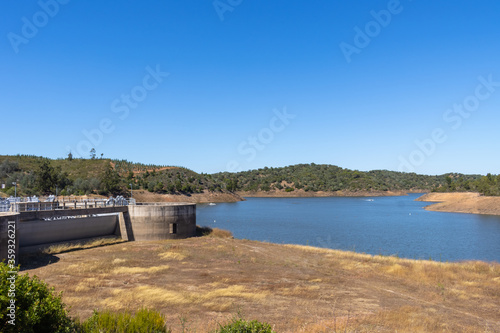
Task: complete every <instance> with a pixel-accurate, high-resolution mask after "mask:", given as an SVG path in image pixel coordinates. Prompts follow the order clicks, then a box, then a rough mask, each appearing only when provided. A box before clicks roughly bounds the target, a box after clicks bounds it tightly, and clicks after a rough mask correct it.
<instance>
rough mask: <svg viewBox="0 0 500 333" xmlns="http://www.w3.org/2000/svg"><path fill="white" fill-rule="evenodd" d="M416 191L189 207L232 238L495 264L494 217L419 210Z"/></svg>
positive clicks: (498, 241) (499, 235) (497, 233)
mask: <svg viewBox="0 0 500 333" xmlns="http://www.w3.org/2000/svg"><path fill="white" fill-rule="evenodd" d="M420 195H421V194H410V195H408V196H400V197H373V198H359V197H354V198H352V197H351V198H339V197H333V198H247V201H242V202H237V203H218V204H216V205H205V204H201V205H197V224H198V225H201V226H209V227H216V228H221V229H226V230H230V231H231V232H232V233H233V235H234V236H235V237H236V238H240V239H242V238H245V239H251V240H259V241H267V242H272V243H285V244H302V245H311V246H319V247H326V248H332V249H340V250H349V251H356V252H360V253H369V254H374V255H377V254H382V255H397V256H399V257H404V258H412V259H432V260H437V261H461V260H483V261H496V262H500V216H490V215H475V214H460V213H441V212H431V211H426V210H424V208H423V207H425V206H427V205H429V203H428V202H419V201H414V200H415V199H416V198H418V197H419V196H420Z"/></svg>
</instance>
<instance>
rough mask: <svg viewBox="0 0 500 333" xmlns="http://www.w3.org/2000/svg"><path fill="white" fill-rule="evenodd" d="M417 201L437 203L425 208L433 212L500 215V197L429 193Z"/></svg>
mask: <svg viewBox="0 0 500 333" xmlns="http://www.w3.org/2000/svg"><path fill="white" fill-rule="evenodd" d="M417 200H418V201H428V202H437V203H436V204H433V205H430V206H427V207H425V209H427V210H432V211H438V212H453V213H471V214H488V215H500V197H488V196H482V195H480V194H479V193H472V192H465V193H428V194H425V195H423V196H421V197H420V198H418V199H417Z"/></svg>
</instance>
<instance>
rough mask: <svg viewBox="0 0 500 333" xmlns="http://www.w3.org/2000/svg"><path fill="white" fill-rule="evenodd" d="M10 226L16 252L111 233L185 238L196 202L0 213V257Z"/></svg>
mask: <svg viewBox="0 0 500 333" xmlns="http://www.w3.org/2000/svg"><path fill="white" fill-rule="evenodd" d="M9 228H10V229H11V230H13V229H14V228H15V230H16V232H15V245H16V251H15V252H16V255H19V251H20V252H21V253H22V252H23V248H24V249H26V248H28V247H34V246H35V247H36V246H43V245H48V244H51V243H58V242H66V241H75V240H81V239H88V238H93V237H102V236H110V235H117V236H120V237H121V238H122V239H124V240H128V241H147V240H162V239H179V238H187V237H192V236H195V235H196V204H186V203H171V204H170V203H141V204H137V205H130V206H119V207H107V208H86V209H64V210H61V209H58V210H53V211H35V212H32V211H30V212H20V213H0V260H2V259H7V257H8V248H9V246H8V245H9V235H12V231H11V232H10V234H9V231H8V229H9ZM10 237H12V236H10ZM10 243H12V241H11V242H10ZM11 248H12V246H11ZM11 252H12V251H11Z"/></svg>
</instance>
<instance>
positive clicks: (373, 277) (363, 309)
mask: <svg viewBox="0 0 500 333" xmlns="http://www.w3.org/2000/svg"><path fill="white" fill-rule="evenodd" d="M229 236H230V234H229V233H227V232H223V231H220V230H215V232H213V233H212V234H211V235H209V236H204V237H197V238H190V239H185V240H168V241H151V242H127V243H118V244H112V245H101V244H98V243H96V244H95V247H91V248H87V249H82V250H74V249H73V248H66V249H65V248H64V247H59V248H58V249H51V250H50V251H48V252H47V253H45V254H38V255H35V256H33V255H31V256H26V257H23V258H21V264H24V266H23V270H24V272H27V273H29V274H30V275H37V276H38V277H40V278H41V279H43V280H45V281H46V282H47V283H48V284H49V285H50V286H54V287H55V289H56V290H57V291H63V301H64V302H65V303H66V304H67V305H69V306H70V313H71V314H72V315H73V316H78V317H80V318H81V319H85V318H87V317H89V316H90V315H91V314H92V311H93V310H94V309H101V310H103V309H111V310H116V311H121V310H131V311H134V310H137V309H140V308H142V307H147V308H152V309H157V310H159V311H160V312H161V313H163V314H164V315H165V317H166V319H167V322H168V325H169V326H170V327H171V328H172V330H173V332H199V333H201V332H208V331H209V330H210V329H213V328H215V327H216V326H217V323H220V322H225V321H227V320H228V319H229V318H231V317H232V316H233V315H234V314H235V313H237V312H241V313H242V314H243V315H244V316H245V318H246V319H248V320H253V319H257V320H260V321H265V322H268V323H270V324H271V325H272V326H273V327H274V329H275V331H276V332H307V333H314V332H396V331H397V332H500V310H499V309H500V264H498V263H484V262H463V263H439V262H432V261H416V260H407V259H398V258H395V257H383V256H371V255H365V254H357V253H353V252H343V251H336V250H328V249H322V248H313V247H306V246H297V245H279V244H270V243H262V242H255V241H248V240H237V239H233V238H231V237H229Z"/></svg>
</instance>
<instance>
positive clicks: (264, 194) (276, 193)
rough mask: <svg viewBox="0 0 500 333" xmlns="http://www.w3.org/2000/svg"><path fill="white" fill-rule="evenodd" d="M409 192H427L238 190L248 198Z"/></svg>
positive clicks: (320, 196)
mask: <svg viewBox="0 0 500 333" xmlns="http://www.w3.org/2000/svg"><path fill="white" fill-rule="evenodd" d="M408 193H425V191H420V190H418V191H347V190H343V191H317V192H313V191H304V190H302V189H301V190H294V191H291V192H286V191H285V190H281V191H278V190H274V191H251V192H242V191H240V192H237V194H238V195H240V196H241V197H248V198H324V197H394V196H401V195H407V194H408Z"/></svg>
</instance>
